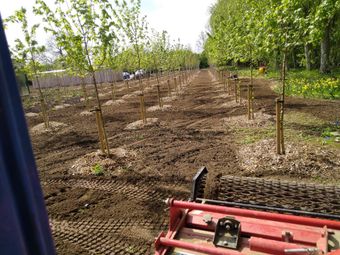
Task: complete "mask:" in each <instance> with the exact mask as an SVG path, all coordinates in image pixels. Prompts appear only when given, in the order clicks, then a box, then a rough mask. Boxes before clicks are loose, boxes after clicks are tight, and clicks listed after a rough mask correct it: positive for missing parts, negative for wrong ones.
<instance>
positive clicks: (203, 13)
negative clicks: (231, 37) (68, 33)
mask: <svg viewBox="0 0 340 255" xmlns="http://www.w3.org/2000/svg"><path fill="white" fill-rule="evenodd" d="M1 2H2V3H1V6H0V13H1V16H2V18H3V19H4V18H6V17H8V16H9V15H12V14H13V13H14V11H15V10H17V9H19V8H20V7H22V6H23V7H25V8H26V9H27V10H28V13H29V15H28V17H29V23H30V24H35V23H40V22H41V20H40V19H39V18H38V17H35V16H34V15H33V14H32V12H30V10H31V9H32V6H33V5H34V2H35V0H1ZM215 2H216V0H142V13H143V14H144V15H146V16H147V20H148V22H149V26H150V27H151V28H154V29H156V30H157V31H159V32H161V31H162V30H166V31H167V32H168V33H169V35H170V37H171V39H172V40H177V39H178V38H180V40H181V43H182V44H184V45H190V46H191V49H192V50H194V51H196V50H197V46H196V42H197V40H198V37H199V34H200V33H201V31H204V30H205V27H206V24H207V22H208V19H209V7H210V6H211V5H212V4H214V3H215ZM46 3H48V4H53V3H54V0H46ZM6 36H7V40H8V43H9V44H10V45H11V44H12V43H13V41H14V40H15V39H16V38H21V36H20V27H19V26H16V25H10V26H9V27H8V30H6ZM47 38H48V35H46V33H45V32H44V31H43V30H42V29H40V30H39V31H38V34H37V39H38V41H39V42H40V43H44V42H45V41H46V39H47Z"/></svg>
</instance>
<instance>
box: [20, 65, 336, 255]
mask: <svg viewBox="0 0 340 255" xmlns="http://www.w3.org/2000/svg"><path fill="white" fill-rule="evenodd" d="M165 79H166V78H165ZM165 79H164V80H165ZM246 82H247V81H246V80H245V79H243V81H242V84H243V85H245V84H246ZM172 86H173V84H172ZM118 88H119V89H117V90H116V91H117V95H116V96H117V99H120V98H122V97H123V96H124V95H126V94H128V91H127V88H126V87H125V86H124V85H123V84H118ZM137 90H138V85H137V84H136V85H133V84H132V85H130V89H129V93H130V94H132V93H134V92H136V91H137ZM100 91H101V93H102V94H103V96H102V97H101V100H102V103H104V102H107V101H108V100H110V99H111V98H110V93H108V92H110V86H109V85H107V84H103V85H100ZM244 91H245V88H244ZM91 93H93V91H92V90H91V89H89V94H90V95H91ZM162 95H163V96H164V97H166V96H167V85H166V83H164V84H163V86H162ZM275 97H276V95H275V93H274V92H273V91H272V90H271V89H270V82H269V81H268V80H262V79H256V81H255V98H256V103H255V111H256V112H259V111H261V112H262V113H264V114H266V116H267V115H269V116H273V115H274V113H275V112H274V99H275ZM232 100H233V99H232V97H228V96H227V95H225V94H224V93H223V85H222V84H219V83H218V82H217V81H216V80H212V76H211V74H210V72H209V71H208V70H202V71H199V73H197V74H196V76H195V77H194V79H193V80H192V82H191V83H189V84H188V85H187V86H185V87H183V90H182V92H181V93H179V95H178V97H177V98H175V100H173V101H172V102H171V105H172V107H171V108H169V109H168V110H167V111H155V112H147V117H148V118H158V120H159V121H158V122H157V123H156V124H155V125H152V126H147V127H144V128H141V129H137V130H128V129H126V128H125V127H126V126H127V125H128V124H130V123H132V122H135V121H137V120H138V119H139V97H138V96H131V97H125V99H124V101H125V102H122V103H121V104H119V105H109V106H103V109H104V110H103V115H104V120H105V127H106V130H107V134H108V140H109V144H110V146H111V148H119V147H124V148H125V149H127V150H131V151H133V152H134V155H133V157H129V156H127V157H115V158H114V162H115V165H114V167H112V168H111V169H110V170H109V171H108V170H106V171H104V175H103V176H95V175H94V174H89V175H74V174H72V169H71V168H72V166H73V165H74V163H75V162H76V160H77V159H79V158H81V157H83V156H84V155H85V154H89V153H93V152H94V151H96V150H97V149H98V142H97V128H96V126H95V117H94V116H81V115H80V113H81V112H83V111H85V110H86V108H85V106H84V103H83V102H81V100H80V97H74V98H73V99H72V100H71V99H67V100H65V102H64V103H68V104H72V106H70V107H67V108H64V109H58V110H55V111H50V120H53V121H57V122H62V123H65V124H66V125H67V127H68V128H67V129H66V130H64V131H63V132H55V133H46V134H39V135H37V134H31V139H32V144H33V148H34V152H35V157H36V161H37V164H38V168H39V174H40V178H41V183H42V187H43V191H44V196H45V202H46V206H47V210H48V214H49V217H50V222H51V228H52V232H53V235H54V239H55V244H56V248H57V252H58V254H151V253H152V242H153V240H152V237H155V236H157V235H158V233H159V232H160V231H161V230H163V229H166V226H167V213H168V212H167V208H166V206H165V204H164V202H163V200H164V199H166V198H167V197H176V198H178V199H187V198H188V197H189V193H190V182H191V179H192V177H193V176H194V174H195V172H196V171H197V169H198V168H200V167H201V166H203V165H205V166H207V168H208V170H209V172H210V174H211V175H218V174H234V175H247V176H259V174H258V173H256V171H255V172H254V171H253V170H251V171H250V170H249V171H245V170H244V168H243V164H244V160H242V158H240V156H239V152H240V150H241V147H240V145H239V144H238V143H237V142H236V141H235V137H234V135H233V131H232V129H231V128H230V127H228V123H225V121H224V119H225V118H232V117H237V116H241V115H244V114H245V113H246V109H245V107H240V106H239V105H236V104H232V103H228V102H231V101H232ZM145 102H146V108H148V107H152V106H155V105H157V102H158V101H157V90H156V87H153V88H152V89H151V90H150V91H148V92H146V93H145ZM94 103H95V101H93V100H91V104H92V105H94ZM50 105H53V104H52V103H51V104H50ZM221 105H222V107H220V106H221ZM339 109H340V102H334V101H326V100H305V99H297V98H288V99H287V111H290V110H294V111H301V112H308V113H311V114H313V115H314V116H317V117H318V118H320V119H323V120H326V121H333V120H334V116H336V115H337V114H339ZM26 111H27V112H37V111H38V108H37V106H34V107H32V108H29V109H26ZM268 119H270V118H268ZM27 122H28V124H29V127H33V126H35V125H37V124H39V123H41V120H40V117H34V118H33V117H32V118H28V119H27ZM296 128H297V129H298V128H301V129H306V128H308V127H299V126H296ZM242 148H243V147H242ZM273 150H274V148H273ZM338 152H339V151H338ZM332 155H333V154H332ZM338 155H339V154H338ZM326 157H327V156H326ZM325 161H326V160H325ZM259 162H261V164H263V165H258V168H259V169H261V168H263V167H264V166H265V164H266V162H265V161H259ZM98 163H100V162H98ZM299 164H302V163H301V162H299ZM306 164H307V165H308V164H310V162H307V163H306ZM283 167H284V166H283ZM287 167H288V166H287ZM336 167H337V168H336V169H335V170H334V169H333V171H338V172H336V173H337V174H339V173H340V170H339V166H336ZM308 174H309V173H308V171H307V172H304V173H302V174H301V176H296V175H292V176H285V175H286V174H285V171H284V169H282V168H280V171H278V172H277V173H273V171H262V172H261V175H260V176H261V177H263V178H268V177H273V176H275V177H277V178H280V175H281V176H282V177H283V176H284V178H292V179H296V178H303V179H307V180H308V178H309V177H311V176H309V175H308ZM313 174H315V173H314V172H313ZM338 176H339V175H338ZM325 178H326V179H325V180H326V181H327V178H329V179H331V178H332V176H330V175H329V174H327V175H325ZM134 233H135V234H134Z"/></svg>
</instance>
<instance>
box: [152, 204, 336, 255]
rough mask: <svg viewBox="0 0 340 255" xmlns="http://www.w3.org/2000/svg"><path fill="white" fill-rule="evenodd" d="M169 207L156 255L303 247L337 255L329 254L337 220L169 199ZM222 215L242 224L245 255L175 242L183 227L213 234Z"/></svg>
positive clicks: (277, 250) (227, 254)
mask: <svg viewBox="0 0 340 255" xmlns="http://www.w3.org/2000/svg"><path fill="white" fill-rule="evenodd" d="M168 204H169V206H170V224H169V231H168V232H167V234H164V233H161V234H160V235H159V237H158V238H157V239H156V241H155V246H156V252H155V254H156V255H165V254H166V253H167V252H168V251H169V250H170V249H171V248H174V247H177V248H182V249H185V250H190V251H195V252H200V253H203V254H213V255H217V254H223V255H240V254H249V252H261V253H264V254H275V255H276V254H282V255H284V254H286V253H285V249H304V248H317V249H318V250H319V251H321V252H322V254H332V255H340V250H336V251H332V252H331V253H328V232H329V230H331V231H338V230H340V222H339V221H333V220H326V219H316V218H309V217H301V216H294V215H285V214H278V213H270V212H261V211H253V210H248V209H240V208H233V207H225V206H218V205H208V204H199V203H193V202H186V201H177V200H173V199H170V200H168ZM207 213H209V214H210V215H211V217H212V219H211V222H210V223H209V224H208V223H206V222H205V221H203V216H204V215H206V214H207ZM225 216H231V217H234V218H235V219H236V220H238V221H240V222H241V234H242V236H247V237H248V238H243V239H244V240H243V241H242V242H243V243H245V245H246V247H247V248H246V250H247V252H246V253H242V251H237V250H231V249H225V248H219V247H215V246H214V245H213V244H212V243H210V244H207V243H202V244H199V243H190V242H185V241H182V240H177V239H176V235H177V234H178V233H180V232H181V229H183V228H184V227H185V228H193V229H199V230H204V231H210V232H214V231H215V226H216V223H217V221H218V219H220V218H223V217H225ZM295 254H307V253H306V252H300V253H295Z"/></svg>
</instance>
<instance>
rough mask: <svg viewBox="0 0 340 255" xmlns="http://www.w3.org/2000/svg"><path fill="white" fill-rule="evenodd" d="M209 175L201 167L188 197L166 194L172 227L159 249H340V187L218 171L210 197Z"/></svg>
mask: <svg viewBox="0 0 340 255" xmlns="http://www.w3.org/2000/svg"><path fill="white" fill-rule="evenodd" d="M207 175H208V170H207V168H206V167H202V168H201V169H199V171H198V172H197V173H196V175H195V176H194V178H193V183H192V193H191V197H190V201H189V202H185V201H177V200H173V199H169V200H167V203H168V205H169V206H170V222H169V230H168V232H167V233H166V234H165V233H161V234H160V235H159V236H158V238H157V239H156V241H155V247H156V251H155V254H156V255H165V254H181V255H182V254H183V255H184V254H185V255H198V254H275V255H276V254H282V255H285V254H297V255H302V254H309V255H311V254H329V255H340V215H339V211H338V210H340V207H339V201H340V198H339V194H340V193H339V188H338V187H335V186H321V185H311V184H301V183H290V182H284V181H272V180H263V179H260V178H248V177H233V176H217V177H216V178H215V179H214V182H213V183H214V184H217V185H216V187H215V188H214V189H213V190H212V189H211V188H212V187H209V188H210V191H211V194H212V195H211V196H212V199H210V198H206V197H205V195H204V194H205V190H206V188H207V187H205V186H206V179H207ZM242 195H244V197H243V196H242ZM318 203H319V206H317V204H318ZM318 209H319V210H318ZM298 215H299V216H298Z"/></svg>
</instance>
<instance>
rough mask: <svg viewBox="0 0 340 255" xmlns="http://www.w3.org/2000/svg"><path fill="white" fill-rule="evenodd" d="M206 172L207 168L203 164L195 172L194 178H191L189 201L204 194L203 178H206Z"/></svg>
mask: <svg viewBox="0 0 340 255" xmlns="http://www.w3.org/2000/svg"><path fill="white" fill-rule="evenodd" d="M207 174H208V169H207V168H206V167H205V166H203V167H202V168H201V169H200V170H198V172H197V173H196V174H195V176H194V178H193V179H192V189H191V197H190V201H195V200H196V198H197V197H199V196H203V195H204V188H205V179H206V176H207Z"/></svg>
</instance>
